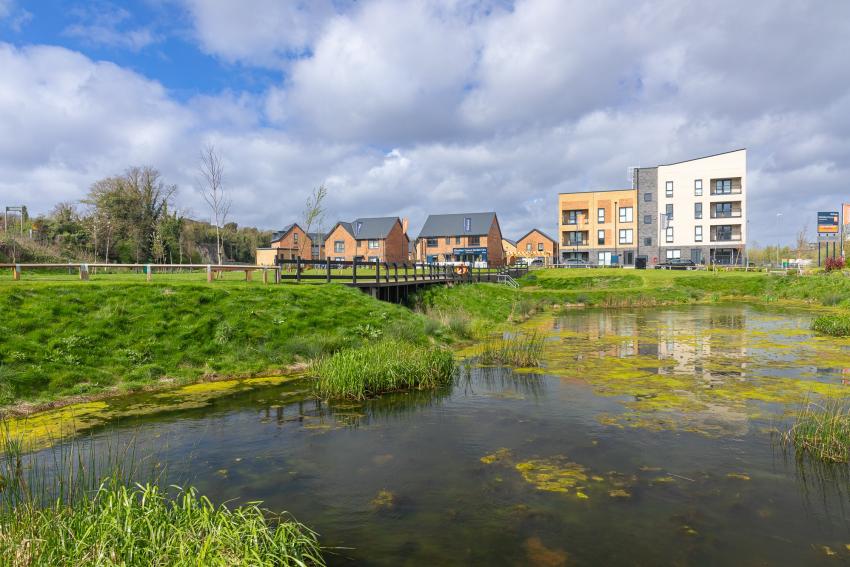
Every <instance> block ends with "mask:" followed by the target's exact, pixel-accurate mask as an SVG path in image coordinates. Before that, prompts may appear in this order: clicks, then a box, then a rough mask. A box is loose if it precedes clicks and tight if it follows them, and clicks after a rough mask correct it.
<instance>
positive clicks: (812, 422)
mask: <svg viewBox="0 0 850 567" xmlns="http://www.w3.org/2000/svg"><path fill="white" fill-rule="evenodd" d="M782 442H783V444H784V445H785V446H786V447H794V449H795V451H796V452H797V455H798V456H802V455H809V456H811V457H814V458H816V459H818V460H821V461H825V462H831V463H848V462H850V399H848V398H833V399H826V400H823V401H821V402H819V403H815V402H807V403H806V404H804V405H803V406H802V407H801V408H800V411H799V413H798V414H797V419H796V421H795V422H794V425H793V426H792V427H791V428H790V429H789V430H788V431H786V432H785V433H784V434H783V436H782Z"/></svg>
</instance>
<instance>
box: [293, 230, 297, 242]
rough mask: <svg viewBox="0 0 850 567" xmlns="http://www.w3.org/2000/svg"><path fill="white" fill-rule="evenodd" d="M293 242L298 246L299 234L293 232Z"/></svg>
mask: <svg viewBox="0 0 850 567" xmlns="http://www.w3.org/2000/svg"><path fill="white" fill-rule="evenodd" d="M292 241H293V242H294V243H295V244H298V233H297V232H293V233H292Z"/></svg>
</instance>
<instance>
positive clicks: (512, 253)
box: [502, 238, 516, 264]
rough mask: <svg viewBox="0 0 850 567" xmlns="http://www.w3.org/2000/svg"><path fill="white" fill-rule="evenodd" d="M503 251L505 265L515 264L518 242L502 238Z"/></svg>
mask: <svg viewBox="0 0 850 567" xmlns="http://www.w3.org/2000/svg"><path fill="white" fill-rule="evenodd" d="M502 250H504V251H505V263H506V264H513V262H514V261H516V240H511V239H510V238H502Z"/></svg>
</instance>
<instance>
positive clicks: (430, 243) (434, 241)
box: [425, 238, 437, 248]
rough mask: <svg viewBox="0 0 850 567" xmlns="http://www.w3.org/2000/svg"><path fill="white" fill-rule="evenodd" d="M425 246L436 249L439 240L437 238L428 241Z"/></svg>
mask: <svg viewBox="0 0 850 567" xmlns="http://www.w3.org/2000/svg"><path fill="white" fill-rule="evenodd" d="M425 246H427V247H428V248H436V247H437V239H436V238H429V239H427V240H426V241H425Z"/></svg>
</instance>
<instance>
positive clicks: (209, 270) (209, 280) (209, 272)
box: [207, 264, 213, 283]
mask: <svg viewBox="0 0 850 567" xmlns="http://www.w3.org/2000/svg"><path fill="white" fill-rule="evenodd" d="M212 281H213V271H212V266H210V265H209V264H207V283H212Z"/></svg>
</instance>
